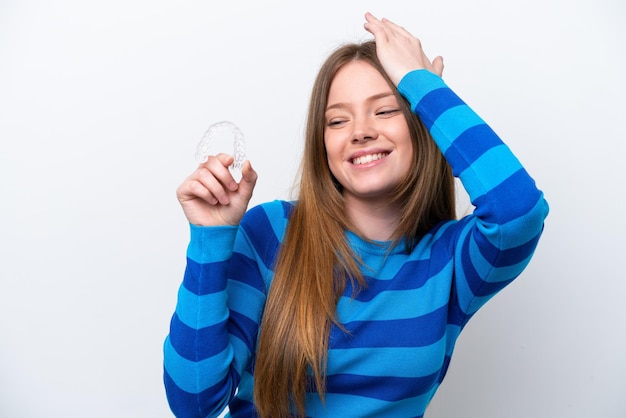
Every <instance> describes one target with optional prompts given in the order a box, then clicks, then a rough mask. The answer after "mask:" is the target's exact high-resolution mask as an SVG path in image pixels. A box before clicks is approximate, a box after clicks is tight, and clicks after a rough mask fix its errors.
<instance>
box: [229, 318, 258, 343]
mask: <svg viewBox="0 0 626 418" xmlns="http://www.w3.org/2000/svg"><path fill="white" fill-rule="evenodd" d="M228 324H229V329H228V330H229V332H230V334H231V335H233V336H235V337H237V338H239V339H240V340H241V341H243V342H244V343H245V344H246V347H248V350H250V352H251V353H254V351H255V344H256V340H257V333H258V331H259V325H258V324H257V323H256V322H254V321H253V320H252V319H250V318H248V317H247V316H245V315H242V314H240V313H239V312H236V311H230V321H229V323H228Z"/></svg>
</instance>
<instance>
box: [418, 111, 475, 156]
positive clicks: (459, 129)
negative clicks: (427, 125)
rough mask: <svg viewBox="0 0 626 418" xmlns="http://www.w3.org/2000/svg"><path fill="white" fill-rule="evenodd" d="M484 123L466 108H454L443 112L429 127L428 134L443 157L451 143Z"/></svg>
mask: <svg viewBox="0 0 626 418" xmlns="http://www.w3.org/2000/svg"><path fill="white" fill-rule="evenodd" d="M484 124H485V122H484V121H483V120H482V119H481V118H480V117H479V116H478V115H477V114H476V113H474V111H473V110H472V109H470V108H469V107H468V106H456V107H452V108H450V109H448V110H446V111H445V112H443V113H442V114H441V115H440V116H439V117H438V118H437V120H436V121H435V123H434V124H433V126H432V127H431V130H430V133H431V135H432V137H433V139H434V140H435V142H436V143H437V145H438V146H439V149H440V150H441V152H442V153H443V154H444V155H445V154H446V152H447V151H448V148H449V147H450V146H451V145H452V143H453V142H454V141H455V140H456V139H457V138H458V137H460V136H461V134H463V132H465V131H467V130H468V129H470V128H472V127H474V126H479V125H484Z"/></svg>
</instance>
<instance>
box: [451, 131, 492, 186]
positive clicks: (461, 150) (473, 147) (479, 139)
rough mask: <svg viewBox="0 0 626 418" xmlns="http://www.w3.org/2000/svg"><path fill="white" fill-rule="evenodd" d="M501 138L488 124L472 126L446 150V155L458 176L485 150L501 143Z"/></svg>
mask: <svg viewBox="0 0 626 418" xmlns="http://www.w3.org/2000/svg"><path fill="white" fill-rule="evenodd" d="M501 144H502V141H500V138H498V136H497V135H496V134H495V133H494V132H493V131H492V130H491V128H490V127H489V126H488V125H486V124H481V125H476V126H472V127H471V128H469V129H467V130H466V131H464V132H463V133H461V135H460V136H459V137H457V138H456V139H455V140H454V145H453V146H451V147H450V148H448V149H447V150H446V153H445V157H446V160H447V161H448V163H449V164H450V165H451V166H452V167H453V168H454V175H455V176H457V177H458V175H459V173H461V172H463V171H464V170H465V169H466V168H467V167H468V166H470V165H471V164H472V163H473V162H474V161H476V160H477V159H478V158H479V157H480V156H481V155H483V154H484V153H485V152H487V151H488V150H490V149H491V148H494V147H496V146H498V145H501Z"/></svg>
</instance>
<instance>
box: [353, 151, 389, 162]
mask: <svg viewBox="0 0 626 418" xmlns="http://www.w3.org/2000/svg"><path fill="white" fill-rule="evenodd" d="M388 155H389V153H388V152H377V153H373V154H366V155H360V156H358V157H354V158H352V160H351V162H352V164H354V165H361V164H367V163H371V162H372V161H376V160H380V159H382V158H385V157H386V156H388Z"/></svg>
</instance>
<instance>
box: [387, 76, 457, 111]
mask: <svg viewBox="0 0 626 418" xmlns="http://www.w3.org/2000/svg"><path fill="white" fill-rule="evenodd" d="M445 86H446V85H445V83H444V81H443V80H442V79H441V77H439V76H438V75H436V74H433V73H431V72H430V71H428V70H415V71H411V72H409V73H407V74H405V75H404V77H403V78H402V79H401V80H400V83H398V91H399V92H400V93H401V94H402V95H403V96H404V97H405V98H406V99H407V100H408V101H409V103H411V106H412V109H413V110H414V111H415V108H416V107H417V104H418V103H419V102H420V101H421V100H422V98H423V97H424V96H425V95H426V94H428V93H429V92H431V91H433V90H436V89H439V88H441V87H445Z"/></svg>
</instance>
